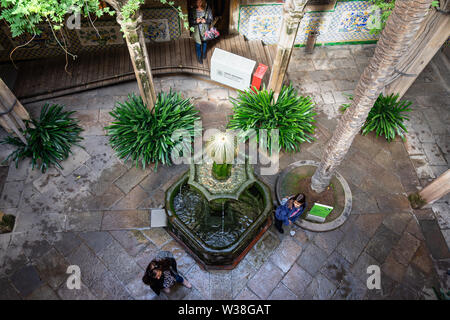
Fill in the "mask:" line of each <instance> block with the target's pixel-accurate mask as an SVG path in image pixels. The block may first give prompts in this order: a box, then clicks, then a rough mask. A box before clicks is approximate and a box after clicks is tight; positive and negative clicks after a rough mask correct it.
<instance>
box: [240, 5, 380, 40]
mask: <svg viewBox="0 0 450 320" xmlns="http://www.w3.org/2000/svg"><path fill="white" fill-rule="evenodd" d="M370 7H371V4H370V3H369V2H368V1H338V2H337V3H336V5H335V7H334V9H333V10H330V11H324V12H320V11H318V12H307V13H305V15H304V17H303V19H302V22H301V23H300V29H299V31H298V35H297V39H296V42H295V43H296V44H297V45H304V44H305V42H306V38H307V35H308V32H309V31H311V30H319V32H320V34H319V36H318V37H317V42H316V43H317V44H326V45H331V44H341V43H345V44H352V43H373V42H376V40H377V36H375V35H372V34H370V32H369V27H368V21H369V17H370V16H371V14H377V12H371V10H370ZM282 13H283V8H282V4H278V3H274V4H263V5H241V6H240V12H239V32H240V33H241V34H243V35H245V36H246V37H247V38H248V39H251V40H255V39H260V40H263V41H264V42H265V43H267V44H274V43H277V41H278V36H279V31H280V26H281V22H282V17H283V15H282Z"/></svg>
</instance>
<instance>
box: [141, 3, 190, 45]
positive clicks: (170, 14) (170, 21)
mask: <svg viewBox="0 0 450 320" xmlns="http://www.w3.org/2000/svg"><path fill="white" fill-rule="evenodd" d="M142 12H143V16H144V20H150V21H160V20H166V21H167V25H166V26H165V27H167V29H166V30H165V31H164V32H165V33H167V30H168V31H169V37H167V36H165V35H164V39H167V40H156V41H169V40H174V39H177V38H178V37H179V36H180V34H181V30H180V17H179V16H178V12H176V11H175V10H174V9H172V8H151V9H143V10H142ZM160 27H162V26H161V25H159V26H158V28H160ZM158 39H162V38H161V36H159V38H158Z"/></svg>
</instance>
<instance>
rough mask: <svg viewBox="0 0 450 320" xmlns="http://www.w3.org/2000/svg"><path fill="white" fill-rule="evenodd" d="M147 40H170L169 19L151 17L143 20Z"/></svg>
mask: <svg viewBox="0 0 450 320" xmlns="http://www.w3.org/2000/svg"><path fill="white" fill-rule="evenodd" d="M142 25H143V28H144V36H145V42H152V41H156V42H161V41H170V29H169V22H168V20H167V19H151V20H144V21H143V22H142Z"/></svg>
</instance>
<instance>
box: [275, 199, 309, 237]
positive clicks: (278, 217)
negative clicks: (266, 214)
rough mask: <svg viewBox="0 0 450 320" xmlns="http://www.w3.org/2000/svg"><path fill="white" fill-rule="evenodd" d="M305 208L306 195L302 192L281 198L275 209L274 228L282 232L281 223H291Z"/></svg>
mask: <svg viewBox="0 0 450 320" xmlns="http://www.w3.org/2000/svg"><path fill="white" fill-rule="evenodd" d="M305 208H306V197H305V195H304V194H303V193H299V194H297V195H295V196H291V197H286V198H283V199H282V200H281V204H280V205H279V206H278V208H277V209H276V210H275V228H277V230H278V231H279V232H280V233H284V231H283V227H282V225H283V224H284V225H286V226H290V225H292V224H293V223H294V222H295V221H296V220H297V219H298V218H300V216H301V215H302V213H303V211H305Z"/></svg>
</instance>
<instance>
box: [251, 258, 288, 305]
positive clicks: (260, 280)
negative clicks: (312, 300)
mask: <svg viewBox="0 0 450 320" xmlns="http://www.w3.org/2000/svg"><path fill="white" fill-rule="evenodd" d="M282 278H283V272H282V271H281V270H280V269H279V268H278V267H277V266H275V265H274V264H273V263H271V262H270V261H268V262H266V263H264V264H263V265H262V267H261V268H260V269H259V270H258V271H257V273H256V274H255V275H254V276H253V278H252V279H250V281H249V282H248V287H249V288H250V289H251V290H252V291H253V292H255V293H256V294H257V295H258V296H259V297H260V298H261V299H267V298H268V297H269V295H270V294H271V292H272V291H273V289H275V287H276V286H277V285H278V283H279V282H280V280H281V279H282Z"/></svg>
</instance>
